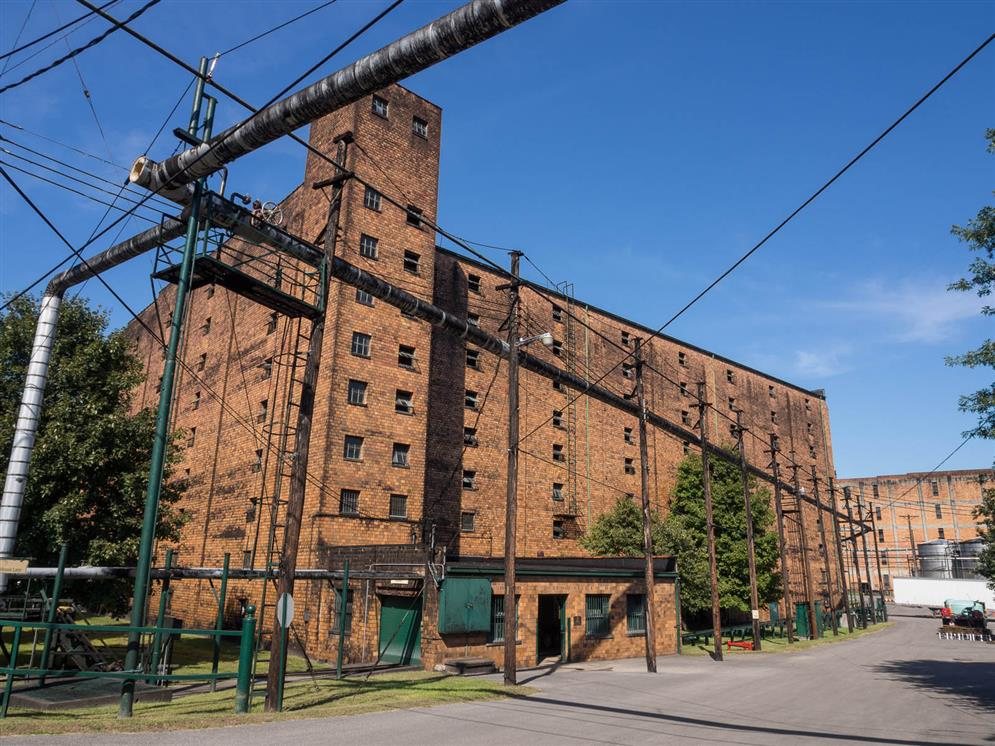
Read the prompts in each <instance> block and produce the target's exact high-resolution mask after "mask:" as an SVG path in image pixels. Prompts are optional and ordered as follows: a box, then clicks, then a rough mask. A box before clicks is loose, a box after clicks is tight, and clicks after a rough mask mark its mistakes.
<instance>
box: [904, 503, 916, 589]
mask: <svg viewBox="0 0 995 746" xmlns="http://www.w3.org/2000/svg"><path fill="white" fill-rule="evenodd" d="M902 518H904V519H905V520H906V521H908V524H909V551H910V552H911V553H910V554H909V569H910V570H911V571H912V576H913V577H915V576H917V575H918V574H919V562H918V561H917V559H916V535H915V533H913V531H912V518H913V515H912V514H911V513H906V514H905V515H903V516H902Z"/></svg>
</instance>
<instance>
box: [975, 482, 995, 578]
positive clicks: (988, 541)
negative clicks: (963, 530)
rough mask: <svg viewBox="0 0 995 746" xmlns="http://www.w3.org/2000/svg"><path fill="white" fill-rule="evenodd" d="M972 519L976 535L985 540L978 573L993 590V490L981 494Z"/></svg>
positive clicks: (994, 575)
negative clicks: (976, 530) (976, 529)
mask: <svg viewBox="0 0 995 746" xmlns="http://www.w3.org/2000/svg"><path fill="white" fill-rule="evenodd" d="M974 519H975V520H976V521H977V522H978V535H979V536H981V538H982V539H984V540H985V546H984V548H983V549H982V550H981V556H980V557H978V572H979V573H980V574H981V575H983V576H984V577H986V578H988V587H989V588H991V589H992V590H995V488H990V489H986V490H984V491H983V492H982V495H981V504H980V505H978V506H977V507H976V508H975V509H974Z"/></svg>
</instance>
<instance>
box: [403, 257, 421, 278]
mask: <svg viewBox="0 0 995 746" xmlns="http://www.w3.org/2000/svg"><path fill="white" fill-rule="evenodd" d="M420 269H421V254H416V253H415V252H414V251H405V252H404V271H405V272H410V273H411V274H413V275H416V274H418V272H419V271H420Z"/></svg>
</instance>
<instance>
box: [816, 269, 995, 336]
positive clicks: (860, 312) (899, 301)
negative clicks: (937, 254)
mask: <svg viewBox="0 0 995 746" xmlns="http://www.w3.org/2000/svg"><path fill="white" fill-rule="evenodd" d="M947 284H948V282H947V281H946V280H941V279H920V280H912V279H906V280H902V281H899V282H896V283H893V284H886V283H884V282H881V281H878V280H874V281H868V282H865V283H862V284H860V285H859V286H857V287H856V288H855V289H854V291H853V292H851V293H850V297H849V298H847V299H845V300H838V301H828V302H823V303H821V304H820V305H821V306H822V307H823V308H826V309H827V310H830V311H836V312H843V313H847V314H851V315H854V316H857V317H859V318H860V319H861V320H862V321H865V322H874V323H883V324H885V325H886V327H887V328H888V332H887V333H888V335H889V336H890V337H891V338H892V339H893V340H894V341H897V342H920V343H926V344H932V343H935V342H941V341H944V340H946V339H949V337H950V336H951V335H952V334H954V333H955V331H956V328H957V326H958V324H959V322H962V321H964V320H966V319H970V318H975V317H977V316H978V315H979V314H980V312H981V308H982V306H983V305H984V303H983V302H982V299H981V298H978V297H977V296H976V295H973V294H970V293H958V292H952V291H948V290H947Z"/></svg>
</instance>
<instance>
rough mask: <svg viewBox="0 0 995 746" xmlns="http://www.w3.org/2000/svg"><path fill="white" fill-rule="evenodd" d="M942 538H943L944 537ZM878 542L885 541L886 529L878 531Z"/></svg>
mask: <svg viewBox="0 0 995 746" xmlns="http://www.w3.org/2000/svg"><path fill="white" fill-rule="evenodd" d="M940 538H943V537H942V536H941V537H940ZM878 541H884V529H883V528H879V529H878Z"/></svg>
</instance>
